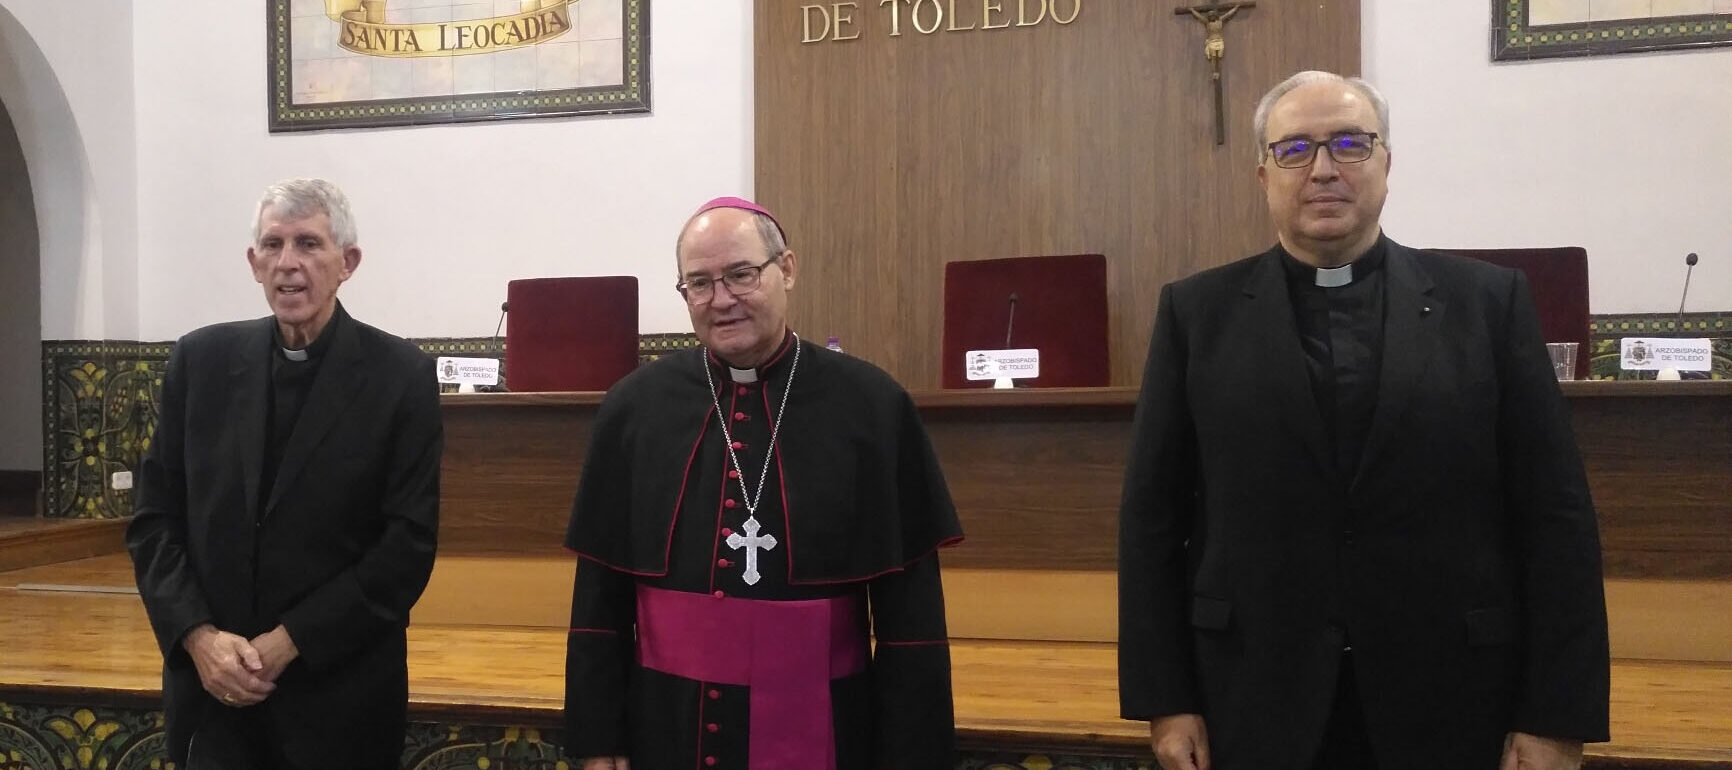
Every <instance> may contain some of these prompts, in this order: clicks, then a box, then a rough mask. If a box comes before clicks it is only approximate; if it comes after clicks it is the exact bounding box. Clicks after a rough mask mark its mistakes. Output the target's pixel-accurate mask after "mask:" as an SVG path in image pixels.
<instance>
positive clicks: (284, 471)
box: [264, 310, 367, 516]
mask: <svg viewBox="0 0 1732 770" xmlns="http://www.w3.org/2000/svg"><path fill="white" fill-rule="evenodd" d="M338 312H341V310H339V311H338ZM326 355H327V356H328V358H327V359H326V360H325V362H324V363H322V364H320V365H319V373H318V376H316V377H314V378H313V387H312V389H311V390H310V391H308V393H307V403H306V405H305V406H303V407H301V416H300V419H298V420H297V421H296V422H295V429H294V432H293V433H290V434H289V444H288V446H286V447H284V448H283V463H282V465H281V466H280V467H278V468H277V480H276V483H275V484H274V485H273V486H272V487H271V490H270V497H269V498H268V499H267V501H266V503H265V509H264V515H265V516H269V515H270V514H271V512H272V511H273V510H275V509H276V507H277V503H278V502H280V501H281V500H282V497H283V493H284V491H286V490H287V489H288V488H289V485H290V484H293V483H294V482H295V479H296V478H297V477H298V476H300V474H301V471H302V469H304V468H305V467H306V465H307V460H308V459H310V458H311V457H312V454H313V450H315V449H317V448H318V447H319V443H320V442H321V441H323V440H324V438H325V434H327V433H329V432H331V428H332V427H333V426H335V425H336V424H337V418H339V417H341V416H342V415H343V412H344V410H346V409H347V408H348V407H349V405H350V404H352V403H354V401H355V396H356V394H358V393H359V392H360V390H361V386H362V385H363V384H365V383H366V381H367V373H366V370H365V368H363V366H362V364H363V363H364V357H363V355H362V351H361V339H360V336H359V335H358V334H357V333H356V331H355V321H354V320H353V319H349V318H344V319H343V321H342V324H341V325H340V326H338V327H337V338H336V339H334V340H332V341H331V350H330V351H329V352H328V353H326Z"/></svg>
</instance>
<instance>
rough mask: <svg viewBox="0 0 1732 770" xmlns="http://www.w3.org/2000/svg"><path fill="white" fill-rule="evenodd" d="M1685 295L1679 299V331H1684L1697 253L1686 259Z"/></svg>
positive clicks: (1689, 255)
mask: <svg viewBox="0 0 1732 770" xmlns="http://www.w3.org/2000/svg"><path fill="white" fill-rule="evenodd" d="M1684 265H1685V267H1684V293H1683V294H1682V295H1680V296H1679V297H1678V330H1679V331H1683V329H1684V300H1686V299H1689V298H1690V274H1691V273H1693V272H1696V253H1695V252H1691V253H1690V254H1688V255H1687V256H1685V257H1684Z"/></svg>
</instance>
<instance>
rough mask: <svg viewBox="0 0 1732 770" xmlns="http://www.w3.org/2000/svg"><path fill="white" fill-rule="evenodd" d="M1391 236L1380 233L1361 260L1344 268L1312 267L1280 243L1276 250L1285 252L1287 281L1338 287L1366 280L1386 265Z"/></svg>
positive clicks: (1343, 266)
mask: <svg viewBox="0 0 1732 770" xmlns="http://www.w3.org/2000/svg"><path fill="white" fill-rule="evenodd" d="M1387 241H1388V239H1387V238H1386V237H1384V236H1382V235H1379V236H1377V242H1376V243H1373V244H1371V248H1369V249H1366V251H1365V253H1364V254H1361V255H1359V258H1358V259H1355V260H1353V261H1352V262H1348V263H1347V264H1345V265H1342V266H1340V267H1312V266H1310V265H1307V264H1305V263H1304V262H1300V261H1299V258H1298V257H1295V256H1293V254H1292V253H1291V252H1289V251H1287V248H1286V247H1285V246H1281V245H1279V244H1277V245H1276V246H1275V250H1276V251H1278V252H1280V253H1281V266H1282V267H1283V268H1285V269H1286V271H1287V280H1288V281H1289V282H1291V283H1294V284H1299V285H1304V284H1310V285H1313V286H1319V287H1322V288H1325V289H1337V288H1340V287H1342V286H1347V285H1350V284H1352V283H1353V282H1354V281H1360V280H1364V279H1365V278H1366V277H1367V276H1369V275H1371V274H1372V273H1375V272H1377V271H1378V270H1379V269H1382V267H1383V255H1384V252H1385V247H1384V244H1385V243H1386V242H1387Z"/></svg>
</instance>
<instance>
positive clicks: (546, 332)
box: [505, 276, 638, 393]
mask: <svg viewBox="0 0 1732 770" xmlns="http://www.w3.org/2000/svg"><path fill="white" fill-rule="evenodd" d="M505 293H506V302H508V303H509V307H510V310H509V311H508V312H507V314H506V321H505V386H506V387H508V388H510V389H511V390H513V391H516V392H520V393H522V392H545V391H571V390H590V391H594V390H607V389H608V388H611V387H613V384H614V383H615V382H618V381H619V378H621V377H624V376H626V375H627V374H629V373H630V372H631V370H633V369H635V368H637V363H638V358H637V355H638V353H637V350H638V333H637V298H638V295H637V278H635V277H632V276H618V277H605V278H527V279H523V280H517V281H512V282H511V283H510V284H508V285H507V287H506V292H505Z"/></svg>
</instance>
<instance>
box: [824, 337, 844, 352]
mask: <svg viewBox="0 0 1732 770" xmlns="http://www.w3.org/2000/svg"><path fill="white" fill-rule="evenodd" d="M824 347H827V348H829V349H831V350H834V351H836V352H838V353H840V352H842V339H841V338H840V337H837V336H836V335H834V334H832V335H830V339H828V340H826V341H825V342H824Z"/></svg>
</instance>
